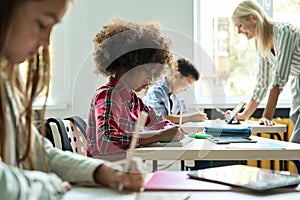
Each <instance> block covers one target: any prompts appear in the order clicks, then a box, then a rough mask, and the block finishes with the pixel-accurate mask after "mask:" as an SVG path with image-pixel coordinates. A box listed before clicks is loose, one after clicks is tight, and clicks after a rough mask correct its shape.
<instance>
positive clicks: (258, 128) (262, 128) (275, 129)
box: [182, 120, 287, 133]
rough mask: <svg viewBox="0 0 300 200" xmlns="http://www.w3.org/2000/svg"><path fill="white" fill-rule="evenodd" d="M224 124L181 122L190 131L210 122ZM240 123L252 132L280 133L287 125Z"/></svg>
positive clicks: (198, 129) (199, 129) (219, 121)
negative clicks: (249, 127) (247, 126)
mask: <svg viewBox="0 0 300 200" xmlns="http://www.w3.org/2000/svg"><path fill="white" fill-rule="evenodd" d="M222 123H224V124H225V121H224V120H207V121H205V122H187V123H184V124H182V128H183V129H184V130H185V131H187V132H191V133H196V132H201V131H203V128H204V126H208V125H210V124H214V125H217V124H221V125H222ZM241 124H242V125H249V126H251V127H252V132H253V133H280V132H286V131H287V125H285V124H276V125H274V126H266V125H259V124H258V122H257V121H251V120H247V121H241Z"/></svg>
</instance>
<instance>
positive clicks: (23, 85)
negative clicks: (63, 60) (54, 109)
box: [0, 0, 50, 171]
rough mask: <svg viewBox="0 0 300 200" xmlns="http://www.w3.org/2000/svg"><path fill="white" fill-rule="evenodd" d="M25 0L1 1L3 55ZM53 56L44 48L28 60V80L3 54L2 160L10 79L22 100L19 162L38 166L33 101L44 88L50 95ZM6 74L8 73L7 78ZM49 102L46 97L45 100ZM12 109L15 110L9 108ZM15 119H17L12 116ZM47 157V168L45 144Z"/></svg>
mask: <svg viewBox="0 0 300 200" xmlns="http://www.w3.org/2000/svg"><path fill="white" fill-rule="evenodd" d="M24 1H26V0H7V1H4V2H1V8H0V55H2V52H3V49H4V48H5V45H6V42H7V38H8V35H9V31H10V25H11V20H12V19H13V17H14V15H15V14H16V12H17V9H18V8H20V6H22V3H23V2H24ZM49 61H50V58H49V50H48V48H44V49H43V50H42V52H39V55H37V56H36V57H35V58H33V59H30V60H28V61H27V64H28V67H27V71H26V80H25V82H24V80H23V79H22V77H21V73H20V66H19V65H18V64H12V63H10V61H9V60H6V59H5V58H0V73H1V75H0V156H1V159H2V161H3V162H5V163H8V162H9V158H8V157H7V155H8V152H7V149H8V148H7V147H8V144H9V142H8V134H9V131H10V130H8V119H7V115H9V113H8V112H7V107H8V106H9V104H10V103H11V102H10V99H9V98H8V97H7V96H6V91H5V90H6V88H5V81H7V82H8V84H9V86H10V87H11V89H12V95H13V100H14V101H15V102H20V104H21V105H19V106H18V105H17V106H16V109H18V111H19V113H20V115H19V118H18V119H15V123H17V124H18V125H17V127H16V130H15V131H16V133H15V134H16V137H17V138H16V139H17V144H16V145H17V148H18V150H19V151H17V153H18V155H17V158H16V159H17V160H16V162H17V164H18V166H20V163H22V164H23V165H24V166H25V167H26V169H32V170H34V169H35V166H34V163H35V157H34V155H35V153H34V151H35V149H34V145H33V141H34V140H35V138H34V134H33V133H32V124H33V114H34V113H33V108H32V104H33V101H34V100H35V98H36V97H37V96H38V95H39V94H40V93H41V92H45V97H46V98H45V99H47V97H48V91H49V82H50V62H49ZM4 77H9V78H8V79H7V80H6V78H4ZM45 102H46V100H45ZM10 112H13V111H10ZM44 113H45V103H44V105H43V107H42V110H41V119H44ZM12 120H14V119H12ZM42 135H45V128H44V126H42ZM42 150H43V154H44V160H45V164H46V171H49V169H48V164H47V163H48V162H47V161H46V156H45V150H44V148H42Z"/></svg>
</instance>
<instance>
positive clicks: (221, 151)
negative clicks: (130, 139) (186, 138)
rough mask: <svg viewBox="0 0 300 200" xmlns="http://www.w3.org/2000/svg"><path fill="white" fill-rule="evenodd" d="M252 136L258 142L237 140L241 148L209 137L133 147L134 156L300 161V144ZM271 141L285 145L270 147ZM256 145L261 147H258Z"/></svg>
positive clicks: (159, 158)
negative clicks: (178, 144)
mask: <svg viewBox="0 0 300 200" xmlns="http://www.w3.org/2000/svg"><path fill="white" fill-rule="evenodd" d="M251 138H252V139H254V140H256V141H257V143H247V144H242V143H240V148H231V147H230V146H232V144H219V145H217V144H215V143H213V142H211V141H209V140H204V139H194V140H192V142H190V143H188V144H187V145H185V146H183V147H142V148H136V149H135V151H134V153H133V155H134V156H138V157H141V158H142V159H143V160H300V144H296V143H291V142H285V141H279V140H273V139H268V138H263V137H257V136H251ZM272 143H278V144H280V145H283V146H284V147H285V148H284V149H282V148H271V147H270V148H269V147H268V146H269V144H272ZM259 144H261V145H262V147H259V148H257V146H258V145H259ZM243 145H244V146H245V148H243ZM251 145H252V146H251ZM264 146H266V148H264ZM252 147H253V148H252ZM156 170H157V165H156V166H155V165H153V171H156Z"/></svg>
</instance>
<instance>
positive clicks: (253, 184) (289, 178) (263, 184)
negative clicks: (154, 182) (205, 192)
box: [188, 165, 300, 191]
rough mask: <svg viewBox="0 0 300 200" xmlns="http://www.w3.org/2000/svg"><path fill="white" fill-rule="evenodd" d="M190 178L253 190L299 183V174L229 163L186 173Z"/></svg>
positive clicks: (264, 189)
mask: <svg viewBox="0 0 300 200" xmlns="http://www.w3.org/2000/svg"><path fill="white" fill-rule="evenodd" d="M188 175H189V177H190V178H194V179H200V180H208V181H212V182H216V183H224V184H227V185H232V186H239V187H243V188H248V189H251V190H255V191H266V190H270V189H275V188H280V187H286V186H296V185H298V184H300V176H299V175H296V174H290V175H287V174H283V173H280V172H279V171H274V170H269V169H262V168H258V167H251V166H247V165H229V166H222V167H214V168H207V169H202V170H197V171H192V172H190V173H188Z"/></svg>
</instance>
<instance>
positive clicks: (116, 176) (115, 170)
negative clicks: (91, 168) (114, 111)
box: [94, 157, 146, 191]
mask: <svg viewBox="0 0 300 200" xmlns="http://www.w3.org/2000/svg"><path fill="white" fill-rule="evenodd" d="M126 162H128V161H127V160H121V161H117V162H107V163H105V164H102V165H99V167H98V168H97V169H96V171H95V173H94V179H95V181H96V182H97V183H99V184H101V185H104V186H107V187H109V188H112V189H115V190H118V189H119V186H120V185H122V187H123V188H122V189H125V190H131V191H139V190H140V189H141V188H142V187H143V184H144V178H145V175H146V166H145V164H144V163H143V161H142V159H141V158H138V157H132V158H131V160H130V167H129V171H128V172H125V171H124V170H125V165H126Z"/></svg>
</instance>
